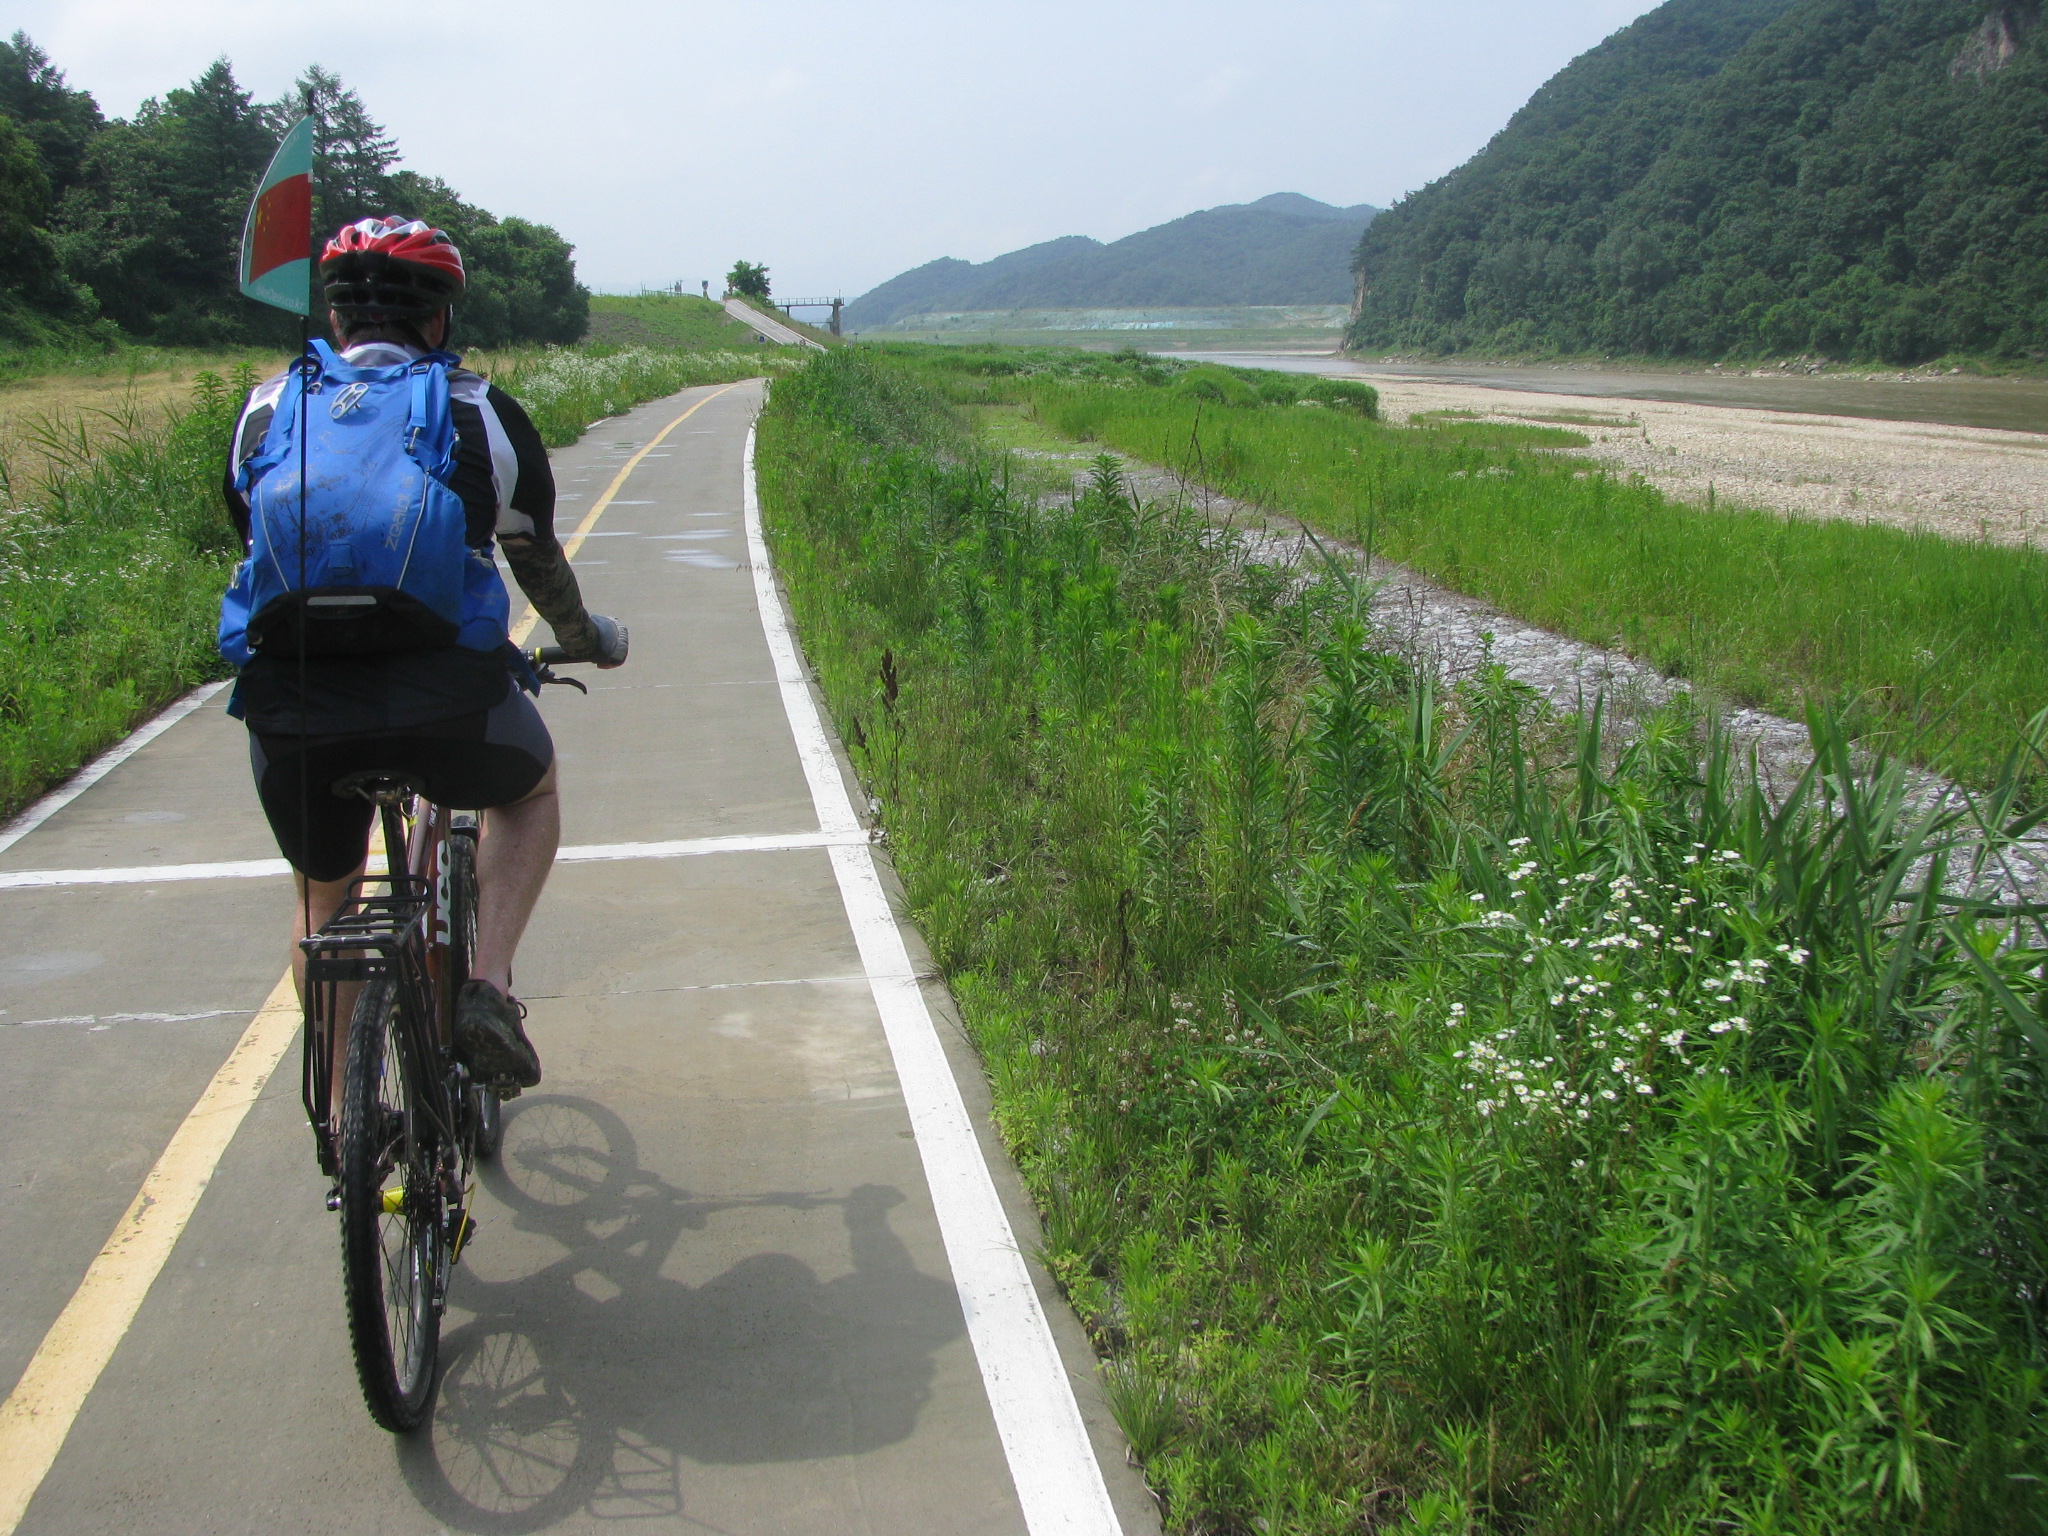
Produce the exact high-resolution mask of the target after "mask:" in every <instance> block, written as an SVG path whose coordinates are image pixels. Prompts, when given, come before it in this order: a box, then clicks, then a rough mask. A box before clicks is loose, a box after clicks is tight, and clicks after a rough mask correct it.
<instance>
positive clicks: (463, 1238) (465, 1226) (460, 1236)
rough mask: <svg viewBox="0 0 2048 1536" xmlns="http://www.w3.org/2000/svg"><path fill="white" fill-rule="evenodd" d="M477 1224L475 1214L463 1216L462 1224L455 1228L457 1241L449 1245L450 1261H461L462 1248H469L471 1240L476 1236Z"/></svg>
mask: <svg viewBox="0 0 2048 1536" xmlns="http://www.w3.org/2000/svg"><path fill="white" fill-rule="evenodd" d="M476 1226H477V1224H476V1218H475V1217H474V1216H465V1217H463V1218H462V1224H461V1225H460V1226H458V1227H457V1228H456V1229H455V1241H454V1242H452V1243H450V1244H449V1245H448V1262H449V1263H451V1264H455V1263H459V1262H461V1259H462V1250H463V1249H465V1248H467V1247H468V1246H469V1240H470V1239H471V1238H472V1237H475V1236H476Z"/></svg>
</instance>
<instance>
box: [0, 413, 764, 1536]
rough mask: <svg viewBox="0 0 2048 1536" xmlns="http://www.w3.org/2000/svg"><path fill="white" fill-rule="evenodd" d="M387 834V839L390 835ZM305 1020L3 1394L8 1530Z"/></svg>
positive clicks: (570, 546) (203, 1117)
mask: <svg viewBox="0 0 2048 1536" xmlns="http://www.w3.org/2000/svg"><path fill="white" fill-rule="evenodd" d="M738 387H739V385H738V384H728V385H726V386H725V388H723V389H720V390H716V391H714V392H713V393H711V394H708V395H706V396H704V398H703V399H701V400H699V401H697V402H696V404H694V405H692V406H691V407H690V408H689V409H688V410H687V411H684V412H683V414H682V415H680V416H678V417H677V418H676V419H675V420H674V421H672V422H670V423H669V424H668V425H667V426H665V427H663V428H662V429H661V431H659V432H658V433H656V434H655V436H654V439H653V441H651V442H649V443H648V444H647V446H646V447H644V448H642V449H641V450H640V451H639V452H638V453H636V454H634V455H633V457H632V458H630V459H628V460H627V461H626V466H625V468H623V469H621V470H620V471H619V472H618V474H616V475H615V476H613V477H612V483H611V484H610V485H608V486H606V487H605V491H604V494H603V495H602V496H600V497H598V499H597V504H596V505H595V506H593V507H592V508H591V509H590V511H589V512H588V513H587V514H585V516H584V518H583V521H582V522H581V523H580V524H578V525H577V528H576V531H575V532H574V533H573V534H571V535H570V536H569V538H568V539H567V540H566V541H565V543H564V545H563V552H564V553H565V554H567V555H569V556H570V557H571V558H573V557H574V556H575V554H576V551H577V550H579V549H581V548H582V547H583V540H584V538H585V537H586V536H587V535H588V534H589V533H590V530H591V529H592V528H594V527H596V526H597V520H598V518H599V517H601V516H603V514H604V510H605V508H606V507H608V506H610V505H611V504H612V498H613V497H615V496H617V495H618V494H619V491H620V490H621V488H623V487H624V485H625V483H626V479H627V477H628V476H629V475H631V474H632V473H633V471H634V470H635V469H637V468H639V467H640V461H641V460H642V459H644V458H646V457H647V455H648V454H650V453H652V452H653V451H654V450H655V449H656V448H657V447H659V446H660V445H661V443H662V441H663V439H665V438H666V437H667V436H668V435H669V433H671V432H673V431H675V429H676V428H677V427H679V426H681V425H682V424H683V423H684V422H686V421H688V420H689V419H690V418H691V417H692V416H694V415H696V414H697V412H698V411H700V410H702V409H703V408H704V407H705V406H707V405H709V404H710V403H711V402H712V401H713V400H716V399H717V398H718V397H719V396H720V395H723V394H725V393H726V392H727V391H729V390H733V389H737V388H738ZM539 617H540V616H539V614H537V613H535V612H534V610H533V609H532V608H531V607H529V608H528V609H527V610H526V613H525V615H524V617H522V618H521V619H520V621H519V623H518V625H517V626H516V627H515V628H514V629H513V631H512V639H513V641H514V642H515V643H520V644H523V643H524V642H525V639H526V637H527V635H528V634H530V633H531V632H532V630H533V626H534V625H535V623H537V622H538V620H539ZM377 841H378V843H379V844H380V845H381V842H382V839H381V838H379V839H378V840H377ZM381 852H382V848H381V846H379V847H376V848H374V849H373V850H372V853H373V865H374V864H380V863H381V862H382V861H381V859H376V858H375V855H376V854H381ZM371 872H372V873H377V872H379V871H378V870H376V869H375V868H374V867H373V869H372V871H371ZM299 1022H300V1010H299V998H298V992H297V989H296V988H294V987H293V985H292V976H291V972H290V971H286V972H285V974H284V976H283V978H282V979H281V980H280V981H279V982H278V984H277V985H276V986H275V987H272V988H271V989H270V996H269V997H268V998H266V999H265V1000H264V1003H263V1006H262V1007H261V1008H259V1009H257V1010H256V1017H255V1018H253V1019H251V1020H250V1021H249V1027H248V1028H247V1029H246V1030H244V1031H243V1032H242V1038H241V1039H240V1040H239V1041H237V1042H236V1044H235V1048H234V1049H233V1050H232V1051H230V1052H228V1058H227V1060H226V1061H224V1062H222V1063H221V1066H220V1070H219V1071H217V1072H215V1073H214V1074H213V1081H212V1082H210V1083H208V1084H207V1085H206V1091H205V1092H204V1093H202V1094H200V1095H199V1102H198V1103H196V1104H194V1105H193V1106H192V1109H191V1112H190V1113H188V1114H187V1115H186V1116H185V1118H184V1120H183V1122H182V1123H181V1124H180V1125H179V1126H178V1129H177V1130H176V1131H175V1132H173V1133H172V1136H171V1140H170V1144H169V1145H168V1146H166V1147H165V1148H164V1150H163V1155H162V1156H160V1157H159V1158H157V1160H156V1164H155V1166H154V1167H152V1168H151V1169H150V1170H149V1175H148V1177H146V1178H145V1179H143V1181H142V1188H141V1189H140V1190H139V1191H137V1192H136V1196H135V1199H134V1200H133V1201H132V1202H131V1203H130V1204H129V1206H128V1209H127V1211H126V1212H125V1213H124V1214H123V1215H122V1217H121V1220H120V1222H119V1223H118V1224H116V1226H115V1227H114V1233H113V1236H111V1237H109V1238H108V1239H107V1241H106V1245H105V1246H104V1247H103V1248H101V1249H100V1251H99V1253H98V1254H97V1255H96V1256H95V1257H94V1259H93V1261H92V1263H91V1264H90V1265H88V1266H87V1267H86V1271H85V1278H84V1279H83V1280H82V1281H80V1282H79V1286H78V1289H77V1290H76V1291H74V1292H73V1293H72V1295H71V1299H70V1301H68V1302H66V1303H65V1305H64V1310H63V1311H62V1312H60V1313H59V1314H58V1315H57V1320H56V1321H55V1322H54V1323H52V1324H51V1325H50V1329H49V1332H47V1333H45V1334H44V1335H43V1341H42V1343H41V1344H39V1345H37V1346H36V1352H35V1355H34V1357H33V1358H32V1359H31V1360H30V1361H29V1363H28V1369H27V1370H25V1371H23V1372H22V1373H21V1379H20V1380H19V1381H18V1382H16V1383H15V1385H14V1390H13V1391H12V1392H10V1393H8V1394H7V1400H6V1402H4V1403H0V1536H14V1531H15V1528H16V1527H17V1526H19V1525H20V1523H21V1517H22V1516H23V1514H25V1513H26V1512H27V1510H28V1505H29V1500H31V1499H32V1498H34V1497H35V1492H36V1489H37V1488H39V1487H41V1486H42V1482H43V1479H44V1477H46V1476H47V1475H48V1474H49V1471H50V1468H51V1466H52V1465H54V1464H55V1462H56V1460H57V1453H58V1452H59V1451H61V1450H62V1449H63V1448H64V1440H65V1437H66V1436H68V1435H69V1434H70V1433H71V1426H72V1423H73V1422H74V1421H75V1420H76V1419H77V1417H78V1413H79V1410H80V1409H81V1408H83V1407H84V1406H85V1400H86V1397H87V1396H88V1395H89V1394H90V1393H91V1391H92V1389H93V1386H94V1384H95V1383H97V1382H98V1381H99V1379H100V1373H101V1372H102V1371H104V1370H105V1369H106V1368H107V1362H108V1361H109V1360H111V1359H113V1357H114V1350H115V1348H116V1347H117V1346H119V1344H120V1342H121V1340H122V1338H123V1337H124V1336H125V1335H126V1334H127V1332H128V1328H129V1325H130V1324H131V1323H133V1322H134V1321H135V1314H136V1313H137V1312H138V1311H140V1310H141V1307H142V1303H143V1300H144V1298H145V1297H147V1296H148V1295H149V1288H150V1287H151V1286H152V1285H153V1284H155V1283H156V1277H157V1275H158V1274H159V1273H161V1272H162V1270H163V1267H164V1264H165V1263H166V1262H167V1261H168V1260H169V1259H170V1256H171V1250H172V1249H173V1248H175V1247H176V1246H177V1242H178V1238H179V1236H180V1234H182V1233H183V1232H184V1230H185V1225H186V1223H187V1222H189V1221H190V1220H191V1219H192V1213H193V1212H194V1211H195V1210H197V1209H198V1206H199V1197H200V1196H201V1195H203V1194H205V1193H206V1187H207V1185H208V1183H210V1182H211V1181H212V1178H213V1174H214V1170H215V1169H216V1168H217V1167H218V1166H219V1165H220V1160H221V1157H222V1156H223V1155H224V1154H225V1153H226V1151H227V1149H228V1143H229V1142H231V1141H233V1140H234V1137H235V1132H236V1131H238V1130H240V1129H241V1126H242V1120H243V1118H244V1117H245V1116H246V1115H247V1114H248V1113H249V1106H250V1105H252V1104H254V1103H255V1102H256V1098H257V1095H258V1094H260V1093H262V1091H263V1085H264V1084H265V1083H267V1082H268V1081H269V1080H270V1074H271V1073H272V1072H274V1071H275V1070H276V1069H277V1064H278V1062H280V1061H281V1060H283V1059H284V1053H285V1052H286V1051H287V1050H289V1049H290V1048H291V1045H292V1042H293V1040H295V1039H296V1038H297V1037H298V1033H299Z"/></svg>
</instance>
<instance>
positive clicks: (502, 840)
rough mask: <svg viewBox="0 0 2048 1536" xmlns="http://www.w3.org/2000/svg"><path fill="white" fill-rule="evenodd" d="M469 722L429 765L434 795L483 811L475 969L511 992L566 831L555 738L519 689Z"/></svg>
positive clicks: (438, 745) (477, 976)
mask: <svg viewBox="0 0 2048 1536" xmlns="http://www.w3.org/2000/svg"><path fill="white" fill-rule="evenodd" d="M464 725H465V732H464V739H460V740H457V739H453V738H452V737H446V738H441V739H439V740H437V741H436V742H434V743H433V744H432V745H433V750H432V752H431V757H432V759H433V760H432V762H431V763H428V762H425V761H423V764H422V766H423V767H424V768H425V769H426V782H427V790H428V793H429V794H431V795H433V796H434V798H435V799H436V800H438V801H439V802H440V803H441V804H443V805H447V806H456V807H460V808H462V809H465V810H481V811H482V812H483V837H482V839H481V841H480V842H479V843H478V845H477V861H476V862H477V871H476V876H477V878H476V883H477V913H476V951H475V953H474V954H472V955H471V957H470V963H469V974H470V977H471V978H472V979H474V980H479V981H484V982H487V983H489V984H490V986H491V987H492V988H493V989H494V990H495V991H497V992H499V993H501V994H503V995H505V996H508V997H509V996H510V995H511V992H512V955H513V951H515V950H516V949H518V947H519V939H520V936H521V935H522V934H524V933H525V931H526V922H527V919H528V918H529V917H531V916H532V915H533V908H534V904H535V903H536V902H538V901H539V900H540V893H541V888H542V887H543V886H544V885H546V884H547V879H548V871H549V870H550V869H551V868H552V867H553V866H554V862H555V848H556V845H557V844H558V843H560V841H561V836H562V811H561V802H560V800H559V799H558V798H557V796H556V793H555V744H554V741H553V740H552V739H551V738H550V737H549V735H548V728H547V725H546V724H545V722H543V721H542V719H541V717H540V711H539V710H537V709H535V708H534V707H533V701H532V700H531V699H530V698H528V697H527V696H526V695H525V694H523V693H521V692H519V691H518V690H517V689H516V688H515V689H513V690H512V691H511V692H509V693H508V694H507V695H506V696H505V699H504V701H503V702H502V703H500V704H498V705H497V706H496V707H495V708H493V709H492V710H490V711H489V712H488V713H487V714H485V715H483V716H482V717H480V718H479V717H471V718H470V719H469V720H466V721H465V722H464ZM422 745H423V746H425V744H424V743H423V744H422Z"/></svg>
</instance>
